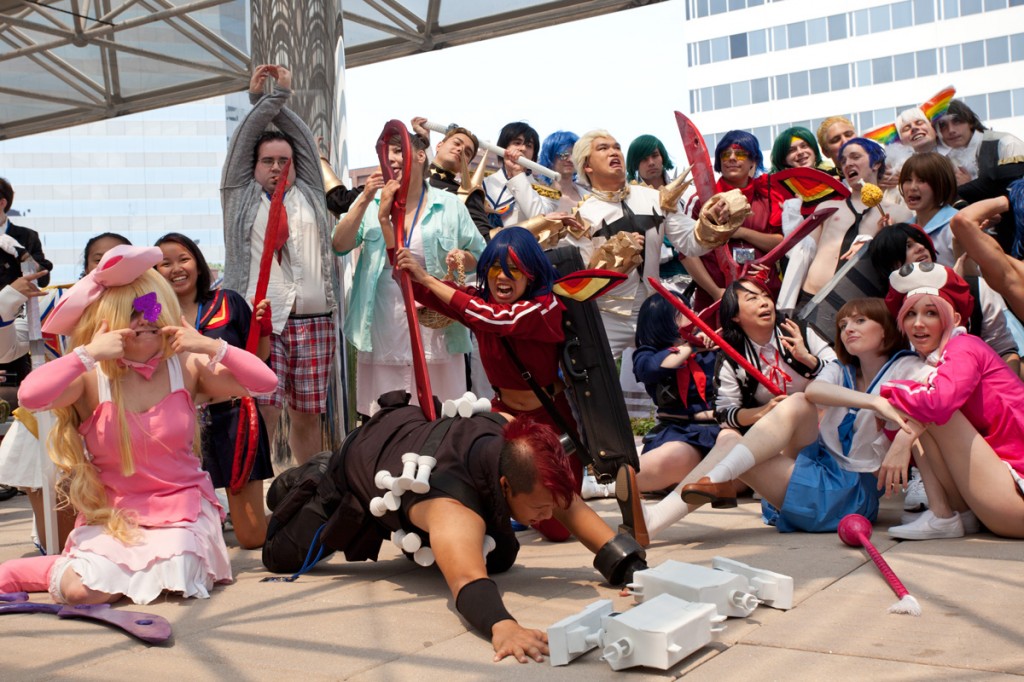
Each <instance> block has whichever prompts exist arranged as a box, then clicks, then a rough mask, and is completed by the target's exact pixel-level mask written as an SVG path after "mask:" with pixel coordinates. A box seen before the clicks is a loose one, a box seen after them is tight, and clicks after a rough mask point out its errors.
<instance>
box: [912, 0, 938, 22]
mask: <svg viewBox="0 0 1024 682" xmlns="http://www.w3.org/2000/svg"><path fill="white" fill-rule="evenodd" d="M933 21H935V0H914V23H915V24H930V23H932V22H933Z"/></svg>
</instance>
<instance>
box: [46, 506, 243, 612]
mask: <svg viewBox="0 0 1024 682" xmlns="http://www.w3.org/2000/svg"><path fill="white" fill-rule="evenodd" d="M138 530H139V533H140V534H141V537H140V540H139V542H137V543H135V544H132V545H125V544H123V543H122V542H121V541H119V540H117V539H116V538H114V537H113V536H111V535H109V534H108V533H106V532H104V530H103V528H102V527H99V526H81V527H79V528H76V529H75V530H74V531H72V532H71V535H70V536H69V537H68V543H67V547H66V549H65V551H64V556H63V557H62V558H61V559H60V560H58V562H57V563H56V564H55V565H54V569H53V572H52V574H51V578H50V594H51V595H52V596H53V598H54V600H55V601H58V602H63V601H65V600H64V599H63V597H62V595H61V594H60V590H59V587H60V581H61V577H62V576H63V575H64V571H65V570H67V569H68V568H70V569H71V570H73V571H74V572H75V573H77V574H78V575H79V577H81V579H82V583H83V584H84V585H85V586H86V587H89V588H90V589H93V590H97V591H100V592H105V593H107V594H123V595H125V596H126V597H128V598H129V599H131V600H132V601H133V602H135V603H136V604H148V603H150V602H152V601H153V600H154V599H156V598H157V597H158V596H160V593H161V592H163V591H165V590H166V591H168V592H179V593H181V594H182V595H184V596H185V597H200V598H203V599H205V598H207V597H209V596H210V590H211V589H212V588H213V585H214V584H215V583H230V582H231V581H232V578H231V562H230V560H229V558H228V552H227V547H226V546H225V544H224V536H223V533H222V532H221V526H220V513H219V511H218V510H217V508H216V507H215V506H214V505H212V504H211V503H210V502H209V501H207V500H206V499H203V500H202V508H201V512H200V514H199V518H197V519H196V520H195V521H194V522H182V523H178V524H172V525H169V526H162V527H159V528H139V529H138Z"/></svg>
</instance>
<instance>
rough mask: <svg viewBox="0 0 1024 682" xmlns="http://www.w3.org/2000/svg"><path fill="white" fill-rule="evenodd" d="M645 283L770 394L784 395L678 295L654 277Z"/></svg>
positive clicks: (783, 392)
mask: <svg viewBox="0 0 1024 682" xmlns="http://www.w3.org/2000/svg"><path fill="white" fill-rule="evenodd" d="M647 283H648V284H650V285H651V286H652V287H654V290H655V291H657V292H658V293H659V294H661V295H662V296H664V297H665V300H667V301H668V302H669V303H671V304H672V305H673V306H675V309H676V310H678V311H679V312H681V313H682V314H683V316H684V317H685V318H686V319H688V320H689V321H690V322H692V323H693V324H694V326H696V327H697V329H699V330H701V331H702V332H704V335H705V336H707V337H708V338H709V339H711V340H712V341H714V342H715V344H716V345H717V346H718V347H719V348H720V349H721V351H722V352H723V353H725V354H726V355H728V356H729V357H730V358H732V359H733V360H735V361H736V364H738V365H739V366H740V367H742V368H743V370H744V371H745V372H746V373H747V374H749V375H750V376H752V377H754V378H755V379H757V382H758V383H759V384H761V385H762V386H764V387H765V388H767V389H768V390H769V391H770V392H771V394H772V395H785V391H783V390H782V389H781V388H779V387H778V386H776V385H775V384H774V383H772V382H771V380H770V379H768V377H766V376H765V375H764V374H762V373H761V370H759V369H758V368H757V367H754V366H753V365H752V364H750V361H749V360H747V359H746V358H745V357H744V356H743V354H742V353H740V352H739V351H738V350H736V349H735V348H733V347H732V346H730V345H729V344H728V343H727V342H726V340H725V339H723V338H722V337H721V336H719V335H718V334H717V333H716V332H715V330H714V329H712V328H711V325H709V324H708V323H707V322H705V321H704V320H702V319H700V315H698V314H697V313H695V312H693V311H692V310H690V308H689V306H687V305H686V304H685V303H683V302H682V301H680V300H679V297H677V296H676V295H675V294H673V293H672V292H671V291H669V290H668V289H666V288H665V286H664V285H663V284H662V283H661V282H659V281H658V280H657V279H655V278H654V277H648V278H647Z"/></svg>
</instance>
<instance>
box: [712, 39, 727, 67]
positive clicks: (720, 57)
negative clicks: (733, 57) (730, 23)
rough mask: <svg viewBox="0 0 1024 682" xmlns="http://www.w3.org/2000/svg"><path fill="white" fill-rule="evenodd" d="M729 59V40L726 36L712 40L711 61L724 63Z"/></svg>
mask: <svg viewBox="0 0 1024 682" xmlns="http://www.w3.org/2000/svg"><path fill="white" fill-rule="evenodd" d="M728 58H729V39H728V38H726V37H725V36H722V37H720V38H712V39H711V61H713V62H724V61H725V60H726V59H728Z"/></svg>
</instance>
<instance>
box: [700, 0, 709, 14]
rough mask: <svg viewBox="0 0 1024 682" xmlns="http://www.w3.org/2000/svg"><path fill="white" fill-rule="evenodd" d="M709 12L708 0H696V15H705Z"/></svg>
mask: <svg viewBox="0 0 1024 682" xmlns="http://www.w3.org/2000/svg"><path fill="white" fill-rule="evenodd" d="M709 14H711V10H710V0H697V16H699V17H706V16H707V15H709Z"/></svg>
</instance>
